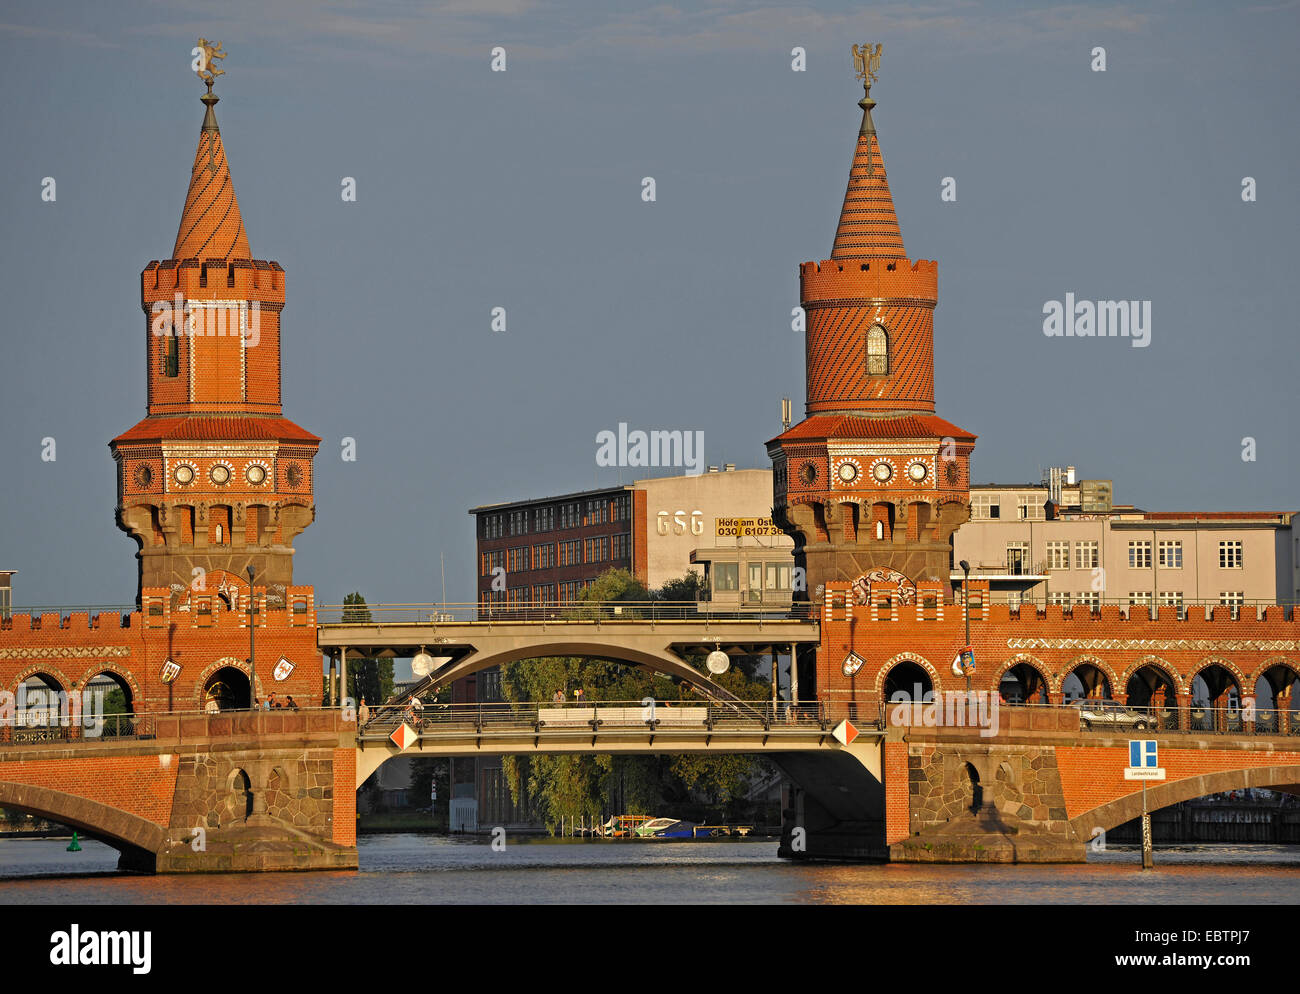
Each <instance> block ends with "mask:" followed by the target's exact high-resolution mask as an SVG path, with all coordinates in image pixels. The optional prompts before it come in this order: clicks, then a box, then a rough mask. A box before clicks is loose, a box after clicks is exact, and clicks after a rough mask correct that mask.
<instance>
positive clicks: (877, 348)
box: [867, 324, 889, 376]
mask: <svg viewBox="0 0 1300 994" xmlns="http://www.w3.org/2000/svg"><path fill="white" fill-rule="evenodd" d="M867 375H868V376H888V375H889V335H888V334H887V333H886V331H885V329H884V328H883V327H882V326H881V325H878V324H873V325H872V326H871V328H870V329H868V331H867Z"/></svg>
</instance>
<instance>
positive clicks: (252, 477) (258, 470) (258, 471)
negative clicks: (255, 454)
mask: <svg viewBox="0 0 1300 994" xmlns="http://www.w3.org/2000/svg"><path fill="white" fill-rule="evenodd" d="M244 475H245V476H246V477H248V482H249V483H251V484H253V486H257V485H258V484H259V483H261V482H262V481H263V480H265V479H266V467H265V466H262V465H261V464H260V463H253V464H252V465H251V466H249V467H248V469H247V471H245V473H244Z"/></svg>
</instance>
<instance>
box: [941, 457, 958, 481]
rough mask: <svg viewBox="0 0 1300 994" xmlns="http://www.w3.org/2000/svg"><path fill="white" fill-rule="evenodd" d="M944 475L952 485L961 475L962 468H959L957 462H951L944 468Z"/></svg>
mask: <svg viewBox="0 0 1300 994" xmlns="http://www.w3.org/2000/svg"><path fill="white" fill-rule="evenodd" d="M943 475H944V478H945V479H946V480H947V481H948V483H949V484H950V485H955V484H956V483H957V480H958V478H959V477H960V476H961V470H959V469H958V468H957V464H956V463H955V462H950V463H948V465H947V466H945V467H944V468H943Z"/></svg>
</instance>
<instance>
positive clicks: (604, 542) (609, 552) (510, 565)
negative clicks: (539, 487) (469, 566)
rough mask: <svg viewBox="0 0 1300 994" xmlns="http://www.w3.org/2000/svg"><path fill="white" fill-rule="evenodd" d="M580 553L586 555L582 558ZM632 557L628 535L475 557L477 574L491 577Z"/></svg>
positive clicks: (506, 550)
mask: <svg viewBox="0 0 1300 994" xmlns="http://www.w3.org/2000/svg"><path fill="white" fill-rule="evenodd" d="M584 551H585V553H586V556H585V558H584V555H583V554H584ZM631 556H632V536H631V535H630V534H628V533H626V532H625V533H623V534H622V535H606V536H601V537H599V538H589V539H587V540H586V541H585V542H584V541H583V540H582V539H579V538H575V539H571V540H569V541H567V542H545V543H543V544H541V545H534V546H527V545H521V546H518V547H516V548H513V549H497V550H495V551H493V552H484V553H483V554H482V555H481V556H480V557H479V572H480V575H482V576H491V575H492V572H493V571H494V570H495V569H498V568H502V569H505V571H506V572H507V573H522V572H525V571H527V570H540V569H554V568H555V567H556V566H557V565H559V566H577V565H579V564H581V563H584V562H588V563H601V562H605V560H607V559H610V560H627V559H630V558H631Z"/></svg>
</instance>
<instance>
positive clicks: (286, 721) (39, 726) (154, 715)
mask: <svg viewBox="0 0 1300 994" xmlns="http://www.w3.org/2000/svg"><path fill="white" fill-rule="evenodd" d="M344 718H345V715H344V713H343V711H342V710H341V709H339V708H298V709H293V708H284V709H276V710H271V711H267V710H252V709H249V710H240V711H154V712H143V713H139V714H106V715H92V714H81V715H75V716H74V715H70V714H68V713H67V712H63V713H60V712H59V711H57V710H53V709H48V708H42V709H27V710H25V711H18V712H15V713H14V714H13V716H12V717H6V718H3V719H0V747H3V746H11V745H51V744H58V743H87V744H102V743H105V742H121V741H131V740H150V739H164V740H167V741H174V740H182V741H183V740H194V739H206V738H224V737H247V736H260V735H283V734H294V733H311V732H328V731H334V730H338V729H341V728H343V727H345V726H346V727H347V728H353V727H355V725H354V724H353V723H352V722H351V721H345V720H344Z"/></svg>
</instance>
